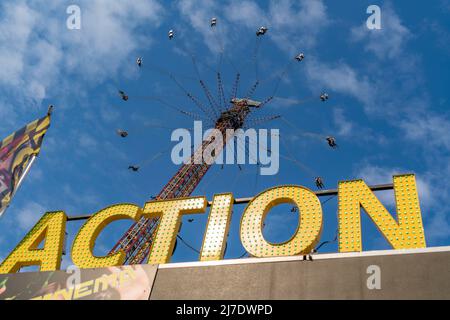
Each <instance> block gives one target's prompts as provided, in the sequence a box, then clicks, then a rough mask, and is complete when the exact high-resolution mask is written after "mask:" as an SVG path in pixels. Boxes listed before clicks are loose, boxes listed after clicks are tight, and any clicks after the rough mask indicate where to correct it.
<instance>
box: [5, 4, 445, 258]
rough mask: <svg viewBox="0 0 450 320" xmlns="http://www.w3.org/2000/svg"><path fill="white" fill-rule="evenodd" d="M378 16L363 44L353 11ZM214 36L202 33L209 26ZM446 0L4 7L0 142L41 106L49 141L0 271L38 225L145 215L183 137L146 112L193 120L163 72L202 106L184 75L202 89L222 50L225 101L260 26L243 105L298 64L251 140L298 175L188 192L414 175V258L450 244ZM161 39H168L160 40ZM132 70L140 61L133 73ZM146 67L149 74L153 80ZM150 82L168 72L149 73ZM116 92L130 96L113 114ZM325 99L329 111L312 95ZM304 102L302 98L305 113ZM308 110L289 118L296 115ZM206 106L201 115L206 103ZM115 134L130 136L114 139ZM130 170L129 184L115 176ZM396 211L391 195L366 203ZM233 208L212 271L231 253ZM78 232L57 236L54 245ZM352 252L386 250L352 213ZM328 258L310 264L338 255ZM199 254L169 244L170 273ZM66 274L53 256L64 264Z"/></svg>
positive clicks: (71, 228)
mask: <svg viewBox="0 0 450 320" xmlns="http://www.w3.org/2000/svg"><path fill="white" fill-rule="evenodd" d="M70 4H77V5H79V6H80V8H81V17H82V28H81V30H68V29H67V28H66V19H67V14H66V8H67V6H68V5H70ZM370 4H377V5H379V6H380V7H381V9H382V29H381V30H368V29H367V28H366V26H365V22H366V19H367V17H368V14H366V8H367V7H368V6H369V5H370ZM213 16H215V17H217V18H218V21H219V25H218V28H217V30H216V31H218V35H217V34H216V35H215V34H214V33H212V31H211V29H210V27H209V20H210V18H211V17H213ZM449 16H450V1H448V0H439V1H433V2H431V3H430V2H426V3H425V2H424V1H422V2H420V3H415V4H414V5H413V4H411V2H410V1H395V2H394V1H356V0H353V1H325V0H300V1H290V0H282V1H251V0H248V1H207V0H198V1H193V0H181V1H174V2H167V1H165V2H162V1H157V0H148V1H147V0H142V1H132V2H130V1H119V0H116V1H104V0H95V1H92V0H90V1H87V0H86V1H70V2H69V1H45V2H44V1H32V0H30V1H2V3H1V4H0V93H1V94H0V118H1V120H2V126H1V127H0V136H1V137H6V136H7V135H8V134H10V133H11V132H13V131H15V130H17V129H19V128H20V127H22V126H23V125H24V124H26V123H27V122H30V121H32V120H34V119H35V118H38V117H41V116H42V115H44V114H45V112H46V109H47V105H48V104H50V103H51V104H54V105H55V112H54V116H53V121H52V127H51V129H50V131H49V132H48V134H47V136H46V139H45V141H44V145H43V148H42V152H41V155H40V157H39V159H38V160H37V161H36V164H35V166H34V167H33V169H32V171H31V174H30V175H29V177H28V178H27V179H26V181H25V182H24V184H23V186H22V188H21V189H20V192H19V193H18V194H17V196H16V197H15V199H14V201H13V203H12V205H11V207H10V208H9V210H8V212H7V213H6V215H5V216H4V217H3V218H2V219H1V220H0V260H3V259H4V257H6V255H7V254H8V253H9V252H10V251H11V250H12V249H13V248H14V246H15V245H16V244H17V243H18V242H19V241H20V240H21V238H22V237H23V236H24V235H25V234H26V233H27V232H28V231H29V229H30V228H31V227H32V226H33V225H34V224H35V222H36V221H37V220H38V219H39V218H40V217H41V216H42V214H43V213H44V212H46V211H55V210H64V211H65V212H66V213H67V214H68V215H77V214H88V213H94V212H97V211H99V210H100V209H102V208H104V207H106V206H108V205H110V204H114V203H121V202H131V203H136V204H139V205H143V204H144V203H145V202H146V201H147V200H149V198H150V196H151V195H155V194H157V193H158V192H159V190H160V189H161V188H162V187H163V185H164V184H165V183H166V182H167V181H168V180H169V178H170V177H171V176H172V175H173V174H174V173H175V172H176V170H177V166H175V165H174V164H172V162H171V161H170V152H166V153H164V154H163V155H162V156H161V157H159V158H158V159H156V160H154V161H151V159H152V158H153V157H154V156H155V155H156V154H158V153H159V152H163V151H165V150H170V148H171V147H172V146H173V145H174V143H172V142H171V141H170V134H171V131H172V129H175V128H180V127H181V128H183V127H185V128H192V126H193V119H191V118H189V117H186V116H184V115H182V114H181V113H177V112H175V111H173V110H171V109H170V108H167V107H165V106H164V105H162V104H161V103H158V102H156V101H152V100H148V99H144V98H143V97H148V96H158V97H161V98H163V99H164V100H166V101H167V102H170V103H172V104H175V105H177V106H180V109H183V110H186V111H191V112H195V113H200V112H199V110H198V109H197V110H196V109H195V108H196V107H195V106H194V105H192V104H191V103H190V102H189V101H188V100H187V99H186V98H185V97H183V96H182V92H180V90H179V89H178V88H177V87H176V86H175V85H174V84H173V82H172V81H171V80H170V78H169V77H168V76H167V72H172V73H174V74H175V76H176V77H177V78H178V79H179V80H180V81H181V82H182V83H183V85H184V86H185V87H187V88H188V89H189V90H191V91H192V92H193V93H194V94H196V95H198V96H201V95H202V91H201V89H200V86H199V85H198V78H197V74H196V72H195V69H194V68H193V65H192V63H191V57H190V54H195V56H196V59H197V61H198V69H199V73H200V75H201V77H202V78H203V79H205V81H206V82H207V83H208V84H209V85H210V87H212V88H215V82H214V79H215V78H214V77H215V74H214V70H217V68H218V64H217V57H218V52H219V51H220V44H223V46H224V48H225V50H224V52H225V57H226V59H224V62H223V64H222V65H221V71H222V73H223V78H224V82H225V86H226V90H227V91H229V90H230V87H231V85H232V82H233V78H234V76H235V73H236V69H239V70H240V71H241V74H242V79H243V80H242V84H241V86H240V92H245V91H246V88H248V87H249V86H250V85H251V84H252V83H253V82H254V81H255V76H256V73H255V68H254V67H253V65H252V64H251V61H250V58H251V56H252V53H253V52H254V47H255V41H256V40H255V32H256V30H257V29H258V28H259V27H260V26H261V25H266V26H268V28H269V32H268V33H267V35H266V36H265V37H264V39H262V41H261V44H260V48H259V51H258V52H259V54H258V65H259V72H258V73H259V77H260V78H261V79H266V81H264V82H263V85H261V87H260V88H258V91H257V92H256V94H255V98H256V99H261V100H263V99H264V98H267V97H268V96H270V95H271V94H272V92H273V90H274V87H275V86H276V82H277V75H278V74H280V72H282V70H284V68H286V66H287V65H288V63H289V61H291V60H292V58H293V57H294V56H295V55H296V54H297V53H299V52H304V53H305V55H306V58H305V60H304V61H303V62H302V63H301V64H291V65H289V68H288V72H287V73H286V75H285V76H284V77H283V80H282V81H281V84H280V87H279V90H278V91H277V92H276V96H277V99H275V100H274V101H273V103H271V104H269V105H267V106H266V107H265V108H264V110H261V111H259V114H258V115H256V114H255V117H257V116H271V115H282V117H283V118H284V119H288V121H289V122H290V123H292V124H294V126H295V127H293V126H289V125H287V124H286V122H284V121H282V120H277V121H273V122H270V123H265V124H262V125H261V127H265V128H277V129H280V137H281V140H282V142H281V154H282V155H284V156H285V157H289V158H295V159H297V160H298V161H299V162H301V163H302V164H303V165H304V166H305V167H307V168H308V169H305V168H303V167H300V166H298V165H296V164H295V163H294V162H292V161H289V160H286V158H281V159H280V172H279V174H278V175H276V176H272V177H270V176H259V177H258V178H256V167H255V166H250V165H246V166H244V168H243V170H242V171H241V170H239V169H238V168H237V166H225V168H224V169H221V168H220V166H214V167H213V168H212V169H211V170H210V172H208V174H207V176H206V177H205V179H204V181H202V183H201V184H200V185H199V187H198V188H197V189H196V191H195V193H194V194H195V195H206V196H207V197H208V198H209V199H211V198H212V196H213V195H214V194H215V193H221V192H229V191H232V192H233V193H234V195H235V197H247V196H252V195H255V194H257V193H258V192H260V191H263V190H264V189H266V188H268V187H271V186H274V185H279V184H299V185H304V186H307V187H309V188H312V189H314V180H313V179H314V177H315V176H318V175H320V176H322V177H323V178H324V179H325V183H326V186H327V187H329V188H335V187H336V186H337V183H338V181H340V180H348V179H354V178H363V179H364V180H365V181H366V182H367V183H369V184H378V183H388V182H390V181H391V179H392V175H393V174H397V173H409V172H412V173H415V174H416V175H417V183H418V188H419V193H420V199H421V208H422V214H423V219H424V225H425V233H426V240H427V244H428V246H441V245H448V244H449V243H450V220H449V218H448V214H449V213H450V209H449V206H448V204H447V202H446V201H447V199H448V198H449V196H450V186H449V183H448V179H447V178H448V177H449V175H450V166H449V163H450V162H449V159H450V140H449V138H448V133H449V132H450V117H449V112H448V106H449V104H450V100H449V98H450V93H449V90H448V85H449V83H450V79H449V77H450V75H449V73H448V70H450V59H449V55H450V41H449V39H450V26H449V24H450V19H449ZM170 29H174V30H175V31H176V39H175V40H176V41H169V40H168V39H167V32H168V30H170ZM138 56H142V57H143V59H144V65H143V67H142V68H141V69H140V70H139V68H137V66H136V64H135V60H136V58H137V57H138ZM154 66H157V67H158V68H155V67H154ZM161 70H164V71H166V72H161ZM117 89H123V90H125V91H126V92H127V93H129V95H130V101H128V102H126V103H125V102H123V101H121V100H120V99H119V98H118V96H117ZM323 91H326V92H328V93H329V94H330V101H328V102H327V103H326V104H323V103H321V102H320V101H319V99H318V95H320V93H321V92H323ZM311 97H314V99H310V98H311ZM304 100H307V102H306V103H303V104H299V103H298V102H299V101H304ZM205 102H206V101H205ZM118 128H122V129H126V130H128V131H129V133H130V136H129V138H127V139H125V140H123V139H120V138H118V137H117V135H116V134H115V130H116V129H118ZM304 132H315V133H320V134H322V135H323V136H326V135H328V134H331V135H334V136H335V137H336V138H337V140H338V144H339V146H340V148H339V149H338V150H331V149H329V148H328V147H327V145H326V142H325V141H323V140H320V139H317V138H310V137H306V136H305V135H304V134H302V133H304ZM130 164H140V165H141V166H142V169H141V171H140V172H139V173H138V174H135V173H132V172H129V171H128V170H127V168H128V166H129V165H130ZM378 195H379V197H380V199H381V200H382V201H383V203H385V204H386V206H387V207H388V208H389V209H390V212H391V213H395V206H394V203H393V194H392V192H382V193H378ZM242 209H243V207H236V208H235V210H234V215H233V219H232V227H231V228H232V229H231V232H230V237H229V241H228V250H227V254H226V258H234V257H238V256H240V255H241V254H242V253H243V248H242V246H241V245H240V242H239V235H238V232H239V220H240V216H241V213H242ZM289 209H290V207H289V206H280V207H278V208H276V209H275V210H273V212H271V213H270V215H269V216H268V220H267V227H266V230H265V234H266V236H267V238H268V239H270V240H271V241H282V240H287V239H288V238H290V236H291V234H292V232H293V231H294V226H295V224H296V219H297V217H296V216H295V215H294V214H292V213H291V212H290V210H289ZM323 209H324V212H323V214H324V229H323V233H322V240H329V239H332V238H333V237H334V233H335V231H336V211H337V203H336V199H332V200H330V201H329V202H327V203H326V204H325V205H324V207H323ZM194 218H195V221H194V222H193V223H188V222H187V221H186V220H187V218H186V219H185V220H184V223H183V227H182V230H181V235H182V236H183V238H184V239H185V240H186V241H188V242H189V243H190V244H191V245H193V246H194V247H196V248H200V247H201V241H202V237H203V232H204V228H205V223H206V214H205V215H203V216H201V215H199V216H195V217H194ZM129 225H130V223H128V222H119V223H115V224H113V225H111V226H109V227H108V228H107V229H106V230H105V231H104V232H103V233H102V235H101V237H100V238H99V240H98V242H97V246H96V249H95V252H96V253H97V254H104V253H106V252H107V251H108V249H109V248H111V247H112V245H113V244H114V243H115V241H116V240H117V239H118V238H119V237H120V236H121V235H122V234H123V232H124V231H125V230H126V229H127V226H129ZM80 226H81V223H78V222H76V223H74V222H71V223H68V233H69V237H68V241H67V243H68V244H67V246H68V249H70V246H71V242H72V240H73V237H74V234H75V233H76V231H77V230H78V229H79V227H80ZM363 246H364V249H365V250H375V249H386V248H389V246H388V245H387V243H386V242H385V240H384V239H383V238H382V237H381V236H380V235H379V233H378V232H377V231H376V229H375V227H374V226H373V224H372V223H371V222H370V221H368V219H367V218H366V217H365V216H364V215H363ZM336 248H337V246H336V244H331V245H328V246H325V247H323V249H322V251H323V252H330V251H331V252H332V251H336ZM197 259H198V255H197V254H196V253H195V252H193V251H191V250H190V249H188V248H187V247H185V246H184V245H183V244H181V243H179V244H178V247H177V250H176V253H175V255H174V257H173V259H172V261H196V260H197ZM69 264H70V259H69V258H68V257H65V258H64V263H63V266H67V265H69Z"/></svg>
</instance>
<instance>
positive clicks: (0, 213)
mask: <svg viewBox="0 0 450 320" xmlns="http://www.w3.org/2000/svg"><path fill="white" fill-rule="evenodd" d="M35 160H36V155H33V156H32V158H31V161H30V163H28V165H27V167H26V168H25V171H24V173H23V174H22V176H21V177H20V179H19V182H18V183H17V186H16V188H15V189H14V192H13V193H12V194H11V199H10V203H11V201H12V199H13V198H14V196H15V194H16V192H17V190H19V188H20V185H21V184H22V182H23V180H24V179H25V177H26V176H27V175H28V173H29V171H30V169H31V166H32V165H33V163H34V161H35ZM10 203H8V205H7V206H6V207H5V208H3V210H1V211H0V218H1V217H2V216H3V215H4V214H5V212H6V210H8V208H9V205H10Z"/></svg>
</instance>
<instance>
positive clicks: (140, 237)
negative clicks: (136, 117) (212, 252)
mask: <svg viewBox="0 0 450 320" xmlns="http://www.w3.org/2000/svg"><path fill="white" fill-rule="evenodd" d="M211 28H212V29H213V33H214V35H215V37H216V40H217V42H218V44H219V46H220V54H219V69H218V70H214V71H215V72H216V81H217V96H216V97H214V96H213V94H212V93H211V91H210V89H209V88H208V86H207V84H206V83H205V82H204V81H203V80H202V79H201V76H200V72H199V69H198V66H197V60H196V58H195V56H194V55H193V54H192V53H190V51H189V50H188V49H187V48H186V47H184V48H182V52H184V53H187V54H189V55H190V58H191V60H192V64H193V66H194V69H195V72H196V75H197V78H198V79H196V80H197V81H198V82H199V84H200V86H201V88H202V90H203V93H204V94H205V97H206V99H207V101H208V106H207V105H205V104H203V103H202V102H201V101H200V99H198V98H197V97H196V96H195V95H193V94H192V93H191V92H189V91H188V90H186V89H185V87H184V86H183V85H182V84H181V82H180V81H179V80H178V79H177V78H176V77H175V76H174V75H173V74H172V73H170V72H167V71H165V70H163V69H162V68H160V67H153V68H154V69H155V70H157V71H158V72H160V73H162V74H165V75H167V76H168V77H169V78H170V80H172V81H173V82H174V84H175V85H176V86H177V87H178V88H179V89H180V90H181V91H182V92H183V94H184V95H185V96H186V97H187V98H188V99H189V100H190V101H191V103H193V104H194V105H195V106H196V107H197V108H198V110H199V111H201V114H197V113H194V112H191V111H186V110H182V109H180V108H178V107H177V106H175V105H173V104H171V103H168V102H167V101H165V100H163V99H161V98H159V97H142V98H141V99H145V100H147V99H148V100H154V101H157V102H159V103H161V104H162V105H164V106H166V107H169V108H171V109H172V110H175V111H177V112H179V113H181V114H183V115H185V116H188V117H191V118H194V119H195V120H209V121H211V123H212V124H214V126H215V128H216V129H219V130H220V131H221V132H222V134H225V130H226V129H228V128H229V129H235V128H234V124H233V123H231V122H230V121H231V120H226V119H225V120H224V121H221V122H219V121H218V119H219V118H220V117H221V116H222V115H223V114H224V113H226V112H228V111H229V110H232V108H233V105H232V102H230V101H233V99H235V98H237V93H238V88H239V84H240V77H241V74H240V72H239V70H238V69H237V68H236V67H235V65H234V64H233V63H232V62H231V61H229V60H228V59H227V57H226V56H225V54H224V44H223V39H222V38H221V36H220V33H219V34H218V32H217V31H216V29H217V19H216V18H213V19H211ZM267 31H268V29H267V28H266V27H260V28H259V29H258V31H257V32H256V44H255V49H254V52H253V56H252V60H253V64H254V66H255V74H256V81H255V83H254V84H253V85H252V86H251V87H250V88H249V90H248V91H247V93H246V94H245V96H244V101H246V100H248V99H251V98H252V97H253V95H254V93H255V92H256V89H257V87H258V86H259V85H260V84H261V82H262V81H261V80H259V75H258V52H259V47H260V44H261V39H262V37H263V36H264V35H265V34H266V32H267ZM168 37H169V39H170V40H171V41H174V38H175V32H174V31H173V30H170V31H169V33H168ZM174 42H176V41H174ZM176 43H177V42H176ZM177 44H178V43H177ZM304 58H305V56H304V54H303V53H299V54H298V55H297V56H296V57H295V58H294V59H293V60H292V61H290V62H289V63H288V65H287V66H286V67H285V68H284V70H283V71H282V73H281V74H280V75H278V80H277V82H276V85H275V88H274V91H273V94H272V95H271V96H269V97H268V98H267V99H265V100H264V101H263V102H261V103H260V105H259V107H258V109H261V108H262V107H263V106H264V105H266V104H269V103H271V102H272V101H273V100H274V99H275V98H277V97H276V93H277V92H278V89H279V86H280V83H281V81H282V80H283V77H284V76H285V75H286V73H287V72H288V71H289V70H290V66H291V64H292V63H293V62H296V61H297V62H301V61H303V59H304ZM223 60H227V61H228V62H229V63H230V65H231V66H232V68H233V69H234V70H235V71H236V78H235V80H234V83H233V86H232V89H231V94H230V99H229V100H228V101H227V100H226V97H225V89H224V83H223V80H222V74H221V70H220V67H221V64H222V62H223ZM136 63H137V64H138V66H139V68H141V67H142V65H143V60H142V58H138V59H137V61H136ZM207 67H208V66H207ZM208 68H209V67H208ZM119 94H120V96H121V98H122V100H124V101H128V100H129V96H128V95H127V94H126V93H125V92H124V91H119ZM136 98H139V97H136ZM309 100H310V99H307V100H303V101H294V100H290V101H289V102H290V103H293V104H301V103H305V102H307V101H309ZM320 100H321V101H323V102H325V101H327V100H328V94H327V93H322V94H321V95H320ZM230 104H231V107H230ZM249 113H250V112H248V113H246V114H243V117H244V120H245V119H246V118H247V116H248V114H249ZM280 118H281V116H268V117H259V118H255V119H251V120H250V121H247V123H246V126H242V127H244V128H245V127H247V126H249V125H250V124H252V125H257V124H260V123H263V122H268V121H272V120H275V119H280ZM283 120H284V121H285V122H286V123H287V124H288V125H290V126H292V127H293V128H294V129H296V130H297V128H295V126H293V125H292V124H291V123H289V122H288V121H287V120H285V119H283ZM117 133H118V134H119V135H120V136H121V137H123V138H125V137H127V136H128V133H127V132H126V131H123V130H118V131H117ZM302 134H303V135H307V136H312V137H320V139H323V138H324V137H323V135H320V134H314V133H302ZM326 140H327V141H328V144H329V145H330V147H333V148H334V147H336V144H335V142H334V138H332V137H326ZM210 143H211V142H208V141H207V140H205V141H204V142H203V144H202V147H203V148H205V147H206V146H207V145H209V144H210ZM225 143H226V141H225ZM238 145H239V144H238ZM223 147H224V146H223ZM249 149H250V148H249ZM268 151H269V152H270V150H268ZM164 153H165V152H160V153H158V154H156V155H155V156H153V157H152V158H151V159H150V160H149V161H145V163H144V164H145V165H148V164H149V163H150V162H152V161H154V160H156V159H157V158H158V157H160V156H162V155H163V154H164ZM218 154H219V153H217V154H216V156H218ZM194 156H195V153H194V154H193V155H192V159H191V160H192V161H191V162H190V163H189V164H184V165H183V166H181V167H180V169H179V170H178V172H177V173H176V174H175V175H174V176H173V177H172V178H171V179H170V180H169V182H168V183H167V184H166V185H165V186H164V188H163V189H162V190H161V192H160V193H159V194H158V195H157V196H155V197H152V199H155V200H163V199H171V198H177V197H187V196H189V195H191V193H192V192H193V191H194V189H195V188H196V187H197V186H198V184H199V183H200V181H201V180H202V178H203V177H204V176H205V174H206V173H207V171H208V170H209V168H210V165H208V164H206V163H201V164H195V163H194V161H193V159H194V158H193V157H194ZM248 156H251V155H250V154H249V155H248ZM280 156H281V155H280ZM283 158H284V159H286V160H289V161H292V162H294V163H295V164H296V165H299V166H300V167H301V168H302V169H305V168H306V167H305V166H303V165H301V163H300V162H299V161H297V160H296V159H295V158H293V157H292V156H290V157H283ZM258 165H259V163H258ZM129 169H131V170H133V171H139V169H140V166H130V167H129ZM240 169H241V168H240ZM316 185H317V186H318V187H323V183H322V181H321V178H316ZM292 210H293V212H295V211H294V208H293V209H292ZM158 221H159V219H158V218H153V219H147V218H141V219H140V220H139V221H138V222H136V223H134V224H133V225H132V226H131V227H130V228H129V229H128V231H127V232H126V233H125V234H124V235H123V237H122V238H121V239H120V240H119V241H118V242H117V243H116V245H115V246H114V247H113V249H112V250H111V251H110V253H113V252H117V251H118V250H123V251H124V252H125V253H126V258H125V263H127V264H140V263H142V262H143V261H144V260H145V258H146V257H147V256H148V254H149V252H150V250H151V246H152V243H153V239H154V236H155V232H156V228H157V225H158ZM178 238H179V239H180V240H181V241H182V242H183V243H185V244H186V245H187V246H188V247H190V248H191V249H193V250H196V249H195V248H193V247H192V246H190V245H189V244H188V243H186V242H185V241H184V239H182V238H181V236H179V235H178ZM196 251H197V250H196ZM244 255H245V253H244ZM244 255H242V256H241V257H243V256H244Z"/></svg>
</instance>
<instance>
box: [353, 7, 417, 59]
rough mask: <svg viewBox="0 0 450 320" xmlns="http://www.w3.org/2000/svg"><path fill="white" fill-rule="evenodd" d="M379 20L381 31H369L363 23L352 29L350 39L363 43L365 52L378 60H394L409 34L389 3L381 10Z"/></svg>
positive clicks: (400, 51)
mask: <svg viewBox="0 0 450 320" xmlns="http://www.w3.org/2000/svg"><path fill="white" fill-rule="evenodd" d="M381 19H382V29H381V30H369V29H368V28H367V26H366V23H364V24H363V25H361V26H358V27H355V28H353V29H352V39H353V40H354V41H356V42H362V43H364V44H365V46H364V48H365V50H366V51H368V52H371V53H373V54H375V55H376V56H377V57H378V58H379V59H384V58H390V59H392V58H396V57H398V56H399V55H400V54H401V53H402V51H403V48H404V46H405V43H406V42H407V40H408V39H409V38H410V37H411V32H410V31H409V30H408V28H406V27H405V26H404V25H403V24H402V21H401V20H400V18H399V16H398V15H397V14H396V13H395V11H394V9H393V8H392V5H391V4H390V3H387V4H386V5H384V6H383V7H382V8H381Z"/></svg>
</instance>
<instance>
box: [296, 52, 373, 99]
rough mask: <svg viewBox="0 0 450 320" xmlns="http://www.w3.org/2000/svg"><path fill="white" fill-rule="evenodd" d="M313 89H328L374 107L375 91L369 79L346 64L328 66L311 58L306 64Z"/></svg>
mask: <svg viewBox="0 0 450 320" xmlns="http://www.w3.org/2000/svg"><path fill="white" fill-rule="evenodd" d="M305 68H306V75H307V77H308V79H309V80H310V81H308V83H309V85H310V87H311V89H312V90H313V89H315V90H317V88H326V89H329V90H333V91H335V92H339V93H342V94H346V95H349V96H352V97H353V98H355V99H356V100H358V101H359V102H361V103H363V104H364V105H366V106H372V103H373V100H374V98H373V96H374V90H373V89H372V85H371V83H370V81H369V79H368V78H367V77H364V76H360V75H358V73H357V71H355V69H353V68H352V67H350V66H349V65H348V64H346V63H344V62H339V63H336V64H326V63H323V62H320V61H319V60H317V59H315V58H313V57H311V58H310V59H309V61H308V63H307V64H305Z"/></svg>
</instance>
